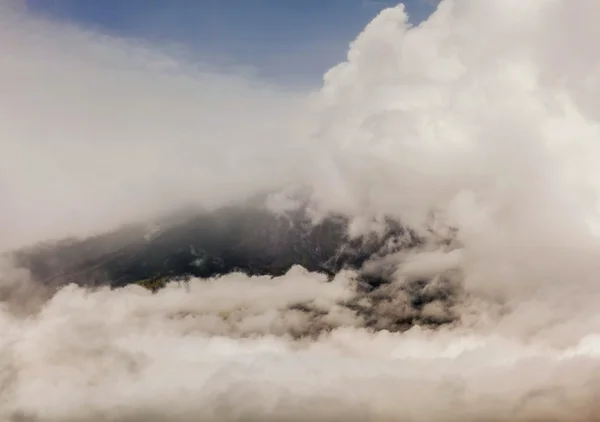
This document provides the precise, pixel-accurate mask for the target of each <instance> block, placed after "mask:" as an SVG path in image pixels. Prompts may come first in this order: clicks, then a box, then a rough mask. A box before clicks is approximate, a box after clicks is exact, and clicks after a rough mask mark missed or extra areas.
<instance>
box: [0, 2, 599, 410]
mask: <svg viewBox="0 0 600 422" xmlns="http://www.w3.org/2000/svg"><path fill="white" fill-rule="evenodd" d="M14 13H16V12H14V11H13V12H12V14H8V15H4V14H3V16H2V20H1V22H2V27H3V28H4V29H3V32H4V34H5V36H4V37H2V41H0V48H1V49H2V51H3V52H4V53H5V54H2V55H1V59H0V60H2V66H1V67H0V81H1V83H2V87H3V90H4V91H6V92H8V95H6V96H3V97H2V98H1V99H0V107H2V113H3V115H6V116H8V117H7V118H6V119H5V122H6V123H3V124H2V125H0V130H1V131H2V137H3V139H5V140H8V141H5V142H3V143H1V144H0V152H2V155H1V156H2V159H3V160H5V157H9V159H8V160H6V162H7V165H6V166H2V167H1V168H0V172H1V173H0V174H1V175H2V178H1V179H0V180H2V185H1V188H2V189H3V190H4V192H3V193H2V194H3V196H4V197H6V198H7V202H6V203H7V204H9V205H8V206H9V209H8V210H7V211H6V213H5V214H3V215H4V216H8V217H5V220H4V221H3V222H2V225H1V226H0V227H2V228H3V230H9V229H10V231H8V233H9V235H7V236H5V237H6V238H8V239H10V240H11V241H13V240H15V239H16V240H17V241H18V240H20V239H21V237H22V239H27V240H30V239H34V238H39V237H40V236H41V235H60V234H66V233H67V232H71V231H76V230H80V231H81V230H82V229H83V228H87V229H90V228H93V229H98V228H99V227H100V226H101V225H104V226H108V225H110V224H115V223H118V222H122V221H124V219H126V218H134V217H140V216H141V213H140V210H152V211H160V210H161V207H163V206H166V205H169V204H171V205H173V204H178V203H182V202H186V201H189V200H193V199H194V198H200V199H201V202H203V203H204V204H208V205H213V206H217V205H219V204H222V203H225V202H228V201H231V200H236V199H240V198H242V197H244V196H246V195H249V194H252V193H255V192H257V191H259V190H262V189H268V188H272V187H273V188H275V187H277V186H280V185H289V184H300V185H305V186H308V187H309V188H311V189H310V192H311V210H313V211H314V212H315V213H316V214H318V213H319V212H323V213H325V212H335V213H339V214H342V215H345V216H347V217H348V218H350V219H351V220H352V224H351V228H352V230H353V232H354V234H356V233H361V232H368V231H370V230H372V229H373V227H375V228H377V224H376V225H375V226H373V225H372V224H371V223H372V222H373V221H375V222H380V221H381V219H382V218H383V217H392V218H395V219H397V220H399V221H402V222H403V223H404V224H406V225H408V226H410V227H411V228H413V229H414V230H415V231H416V232H418V233H419V234H420V235H422V236H423V238H424V242H423V244H421V245H419V247H418V248H413V249H406V248H404V249H392V250H390V253H389V254H388V255H386V256H377V257H373V259H372V260H370V261H369V262H368V263H367V265H366V266H365V270H368V271H380V270H382V269H384V270H385V271H387V272H388V273H389V274H390V283H389V284H387V285H385V286H382V287H381V288H380V289H376V290H375V291H372V292H364V291H362V290H361V289H360V287H359V286H358V282H357V277H356V273H354V272H350V271H344V272H341V273H339V274H337V276H336V277H335V278H334V279H333V281H331V282H328V281H327V280H326V278H325V277H324V276H323V275H320V274H314V273H309V272H306V271H304V270H302V269H301V268H298V267H296V268H294V269H293V270H292V271H290V272H288V273H287V274H285V275H283V276H281V277H276V278H264V277H263V278H256V277H254V278H252V277H248V276H245V275H242V274H238V273H233V274H229V275H226V276H224V277H222V278H219V279H211V280H199V279H192V280H190V281H189V282H188V283H184V284H177V283H173V284H171V285H169V286H167V287H166V288H165V289H163V290H161V291H159V292H158V293H156V294H151V293H150V292H147V291H145V290H144V289H142V288H141V287H139V286H129V287H126V288H123V289H119V290H110V289H107V288H106V289H86V288H82V287H75V286H67V287H65V288H63V289H61V290H60V291H59V292H58V293H56V294H51V293H49V292H47V291H42V292H39V294H38V293H37V290H36V286H35V285H32V284H28V283H26V282H25V281H26V277H27V274H23V273H15V272H9V271H8V269H3V270H2V275H3V278H4V279H6V280H7V281H5V282H4V283H3V286H4V287H5V290H6V291H7V292H8V293H10V294H8V293H7V294H6V295H5V296H6V298H7V299H6V300H5V302H4V303H5V304H6V306H5V307H4V309H2V310H1V311H0V321H1V322H2V325H3V327H4V330H3V332H4V334H3V336H2V339H1V340H0V341H1V342H2V347H1V350H2V356H1V357H0V365H1V366H0V368H1V369H0V377H1V380H0V381H1V382H0V386H2V387H3V389H2V390H1V392H0V394H1V395H0V400H2V406H0V412H3V413H0V415H1V416H2V417H4V418H5V419H7V420H11V418H12V420H34V421H35V420H39V421H59V420H60V421H64V420H79V421H82V420H84V421H85V420H89V421H106V420H110V421H137V420H176V421H177V420H179V421H189V420H219V421H228V420H231V421H233V420H238V421H239V420H273V421H282V420H284V421H287V420H289V421H297V420H307V419H311V420H316V421H320V420H323V421H334V420H336V421H337V420H351V421H352V420H357V421H358V420H361V421H362V420H374V421H380V420H381V421H388V420H390V421H391V420H414V421H440V420H452V421H459V420H460V421H481V420H494V421H501V420H511V421H533V420H537V421H539V420H553V421H593V420H597V419H598V417H597V416H596V415H597V414H598V405H597V402H598V400H597V391H598V380H599V378H598V373H599V372H598V371H599V370H600V361H599V358H598V355H599V353H600V345H599V343H598V338H599V337H598V335H599V334H600V333H599V331H598V322H599V317H598V315H597V303H598V300H599V299H600V290H599V287H600V284H599V283H598V274H599V270H600V263H599V261H598V259H597V257H598V256H599V252H600V244H599V240H598V237H597V228H598V221H599V217H598V209H597V203H598V199H599V198H600V173H599V171H598V166H597V165H596V162H595V161H596V157H598V156H600V155H599V154H598V153H599V152H600V151H599V147H598V144H597V139H599V135H600V132H599V130H600V126H599V125H598V118H599V114H598V110H600V108H598V98H600V96H599V94H600V92H598V90H599V89H600V88H599V86H600V85H598V83H597V82H598V75H599V73H598V69H599V68H600V50H598V49H597V46H596V45H595V40H597V39H599V37H598V36H599V35H600V33H599V32H598V31H600V29H599V27H598V25H597V24H596V22H597V20H598V17H600V4H598V3H597V2H596V1H594V0H581V1H578V2H572V1H567V0H530V1H527V2H524V1H520V0H508V1H507V0H488V1H480V0H443V1H442V2H441V3H440V5H439V6H438V8H437V11H436V12H435V13H434V14H433V15H432V16H431V17H430V18H429V19H428V20H427V21H425V22H423V23H422V24H420V25H419V26H417V27H413V26H410V25H409V24H408V19H407V16H406V14H405V11H404V8H403V7H402V6H398V7H395V8H390V9H387V10H385V11H383V12H382V13H381V14H380V15H379V16H378V17H377V18H375V19H374V20H373V21H372V22H371V23H370V24H369V25H368V26H367V27H366V28H365V30H364V31H363V32H362V33H361V34H360V35H359V36H358V37H357V39H356V40H355V41H354V42H353V43H352V45H351V46H350V49H349V52H348V59H347V61H345V62H344V63H341V64H340V65H338V66H337V67H335V68H333V69H331V70H330V71H329V72H328V73H327V74H326V75H325V78H324V85H323V87H322V89H321V90H320V91H319V92H318V93H316V94H315V95H313V96H311V97H310V106H311V107H312V108H311V109H310V110H304V109H303V108H302V107H297V108H296V104H297V103H295V101H296V99H295V98H293V97H290V96H288V95H287V94H286V95H284V94H283V93H280V92H279V93H276V92H273V91H272V90H269V89H267V88H265V87H260V86H256V84H255V83H251V82H249V81H247V80H245V79H243V78H240V77H234V76H231V75H229V76H227V75H222V74H218V73H207V72H204V71H200V70H198V69H197V68H192V67H190V65H189V64H182V63H180V62H179V61H177V60H175V59H172V58H170V59H167V58H166V57H167V56H166V55H161V54H159V53H157V52H155V51H153V50H152V49H143V48H142V47H141V46H140V45H139V44H135V43H133V44H132V43H131V42H129V41H124V40H115V39H109V38H105V37H99V36H97V35H95V34H91V33H87V32H85V31H82V30H81V29H76V28H64V27H59V26H56V25H54V24H51V23H47V22H40V21H38V20H35V19H33V18H31V17H30V16H28V15H19V14H18V15H15V14H14ZM5 16H8V17H9V18H5ZM168 57H170V56H168ZM9 58H10V59H9ZM301 110H304V111H301ZM296 119H299V120H296ZM273 123H275V124H273ZM300 123H302V124H300ZM263 131H266V133H265V132H263ZM136 154H137V158H138V159H137V160H136V159H134V158H135V157H136ZM48 157H52V159H49V158H48ZM132 157H133V158H132ZM94 158H96V161H94ZM95 163H96V164H95ZM143 163H146V164H147V165H146V166H144V165H143ZM309 163H310V165H309ZM109 164H110V165H109ZM274 182H275V183H274ZM49 186H51V187H52V188H50V187H49ZM284 202H285V201H284ZM165 204H166V205H165ZM73 209H74V210H76V211H78V212H80V213H82V215H84V216H85V218H83V217H82V220H80V221H78V220H77V219H76V218H75V217H74V216H76V215H77V214H68V213H67V211H69V210H73ZM100 223H102V224H100ZM30 224H31V225H30ZM27 230H30V232H29V233H28V232H27ZM447 237H451V238H452V241H451V242H440V241H439V239H440V238H442V239H445V238H447ZM17 280H20V281H19V282H18V283H17V282H16V281H17ZM415 285H416V286H420V287H419V288H420V289H421V290H419V292H418V293H419V295H420V296H419V295H416V294H414V292H411V291H410V288H411V286H415ZM448 286H453V288H454V287H455V288H456V290H452V292H451V293H454V292H459V296H460V297H457V296H456V295H453V294H448V291H447V290H445V289H447V288H448ZM19 287H20V288H19ZM28 289H30V290H28ZM427 295H428V296H427ZM422 296H427V297H430V298H432V299H433V300H431V301H429V302H428V303H427V304H425V305H424V304H423V303H421V304H418V303H417V302H416V301H415V299H416V298H419V297H422ZM35 297H40V300H38V301H31V302H28V301H27V300H26V299H31V298H35ZM447 297H451V298H452V301H451V305H452V306H451V307H449V301H448V300H446V299H447ZM25 305H27V306H25ZM422 305H423V306H422ZM23 309H27V310H28V312H29V313H28V316H27V317H24V316H23V313H24V312H23ZM415 310H418V311H419V312H420V314H419V315H417V316H418V317H419V318H420V319H417V318H414V319H413V322H417V323H420V322H422V321H423V319H424V318H426V317H431V318H433V319H436V318H438V319H444V318H446V317H448V316H449V315H450V316H451V318H450V317H448V318H447V322H448V323H447V324H442V325H441V326H426V325H425V324H420V325H413V326H412V327H410V324H408V326H407V327H404V329H396V328H398V327H397V324H396V325H394V324H395V323H396V322H397V321H398V320H401V319H402V318H404V317H407V318H410V317H411V316H412V317H414V316H415V314H414V312H415ZM370 315H371V316H372V315H375V316H376V320H375V322H380V324H377V323H373V321H371V322H369V321H368V317H369V316H370ZM392 328H393V329H392ZM407 328H409V329H407Z"/></svg>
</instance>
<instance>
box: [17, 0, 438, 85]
mask: <svg viewBox="0 0 600 422" xmlns="http://www.w3.org/2000/svg"><path fill="white" fill-rule="evenodd" d="M397 3H398V1H392V0H27V4H28V7H29V8H30V10H32V11H33V12H35V13H40V14H43V15H46V16H49V17H51V18H53V19H57V20H64V21H69V22H71V23H76V24H78V25H81V26H84V27H88V28H95V29H97V30H100V31H102V32H106V33H111V34H115V35H119V36H126V37H133V38H139V39H144V40H147V41H150V42H152V43H159V44H164V45H172V46H177V47H178V48H180V49H182V50H183V51H185V52H186V53H187V54H190V55H192V57H194V58H195V59H196V60H199V61H205V62H209V63H212V64H218V65H221V66H238V67H243V68H245V69H246V70H247V71H250V72H252V73H254V74H255V75H256V76H258V77H260V78H263V79H266V80H269V81H270V82H273V83H280V84H286V85H318V84H319V83H320V81H321V77H322V75H323V73H324V72H325V71H326V70H327V69H329V68H330V67H331V66H332V65H335V64H336V63H338V62H340V61H341V60H343V59H344V57H345V54H346V51H347V47H348V43H349V42H350V41H351V40H352V39H354V37H355V36H356V35H357V34H358V33H359V32H360V31H361V29H362V28H364V26H365V25H366V24H367V23H368V22H369V21H370V20H371V19H372V18H373V17H374V16H375V15H376V14H377V13H378V12H379V11H380V10H381V9H383V8H385V7H389V6H393V5H395V4H397ZM404 3H405V4H406V6H407V8H408V10H409V13H410V14H411V20H412V21H413V22H414V23H418V22H419V21H421V20H422V19H423V18H425V17H426V16H428V14H429V13H430V12H431V11H432V6H431V1H427V0H406V1H405V2H404Z"/></svg>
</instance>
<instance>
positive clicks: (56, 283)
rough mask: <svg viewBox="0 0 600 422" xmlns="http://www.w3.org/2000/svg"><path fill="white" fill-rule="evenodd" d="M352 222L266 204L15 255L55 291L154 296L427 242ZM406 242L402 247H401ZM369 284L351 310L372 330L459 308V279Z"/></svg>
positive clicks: (327, 267) (396, 228) (366, 279)
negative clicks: (356, 229) (361, 232)
mask: <svg viewBox="0 0 600 422" xmlns="http://www.w3.org/2000/svg"><path fill="white" fill-rule="evenodd" d="M347 224H348V222H347V220H345V219H344V218H342V217H335V216H334V217H329V218H326V219H325V220H323V221H322V222H320V223H318V224H313V223H311V221H310V219H309V218H308V216H307V215H306V212H305V211H304V210H298V211H295V212H293V213H288V214H286V215H280V214H275V213H272V212H270V211H268V210H266V209H265V208H264V207H254V206H245V207H235V206H231V207H227V208H223V209H219V210H218V211H214V212H202V213H198V212H196V213H188V214H182V215H179V216H178V217H172V218H170V220H169V221H167V220H164V221H162V222H160V223H159V226H158V229H157V230H155V231H154V232H151V231H149V228H148V226H147V225H138V226H129V227H124V228H121V229H120V230H116V231H114V232H111V233H107V234H103V235H99V236H95V237H91V238H86V239H71V240H63V241H61V242H54V243H47V244H42V245H37V246H35V247H32V248H29V249H25V250H21V251H18V252H16V253H15V255H14V257H15V260H16V262H17V264H18V265H19V266H21V267H23V268H27V269H28V270H29V272H30V273H31V276H32V277H33V279H34V280H36V281H38V282H40V283H43V284H44V285H46V286H50V287H54V288H58V287H60V286H63V285H66V284H69V283H75V284H79V285H86V286H98V285H110V286H112V287H121V286H125V285H127V284H131V283H138V284H141V285H143V286H144V287H147V288H149V289H150V290H153V291H154V290H157V289H159V288H161V287H163V286H164V284H165V283H166V282H167V281H168V280H173V279H185V278H187V277H190V276H193V277H201V278H207V277H215V276H219V275H223V274H227V273H230V272H233V271H240V272H244V273H247V274H249V275H271V276H278V275H282V274H285V273H286V272H287V271H288V270H289V269H290V268H291V267H292V266H294V265H301V266H303V267H305V268H306V269H308V270H309V271H318V272H322V273H326V274H328V275H330V276H333V275H334V274H336V273H337V272H339V271H340V270H342V269H346V268H350V269H356V270H360V269H361V267H362V266H363V264H364V263H365V262H366V261H368V260H369V259H372V258H374V257H377V256H378V255H379V254H381V253H389V252H390V251H393V250H394V248H395V247H396V248H398V247H416V246H418V245H419V243H420V241H419V239H417V238H416V237H415V236H414V235H413V234H412V233H411V232H410V231H407V230H406V229H404V228H402V226H401V225H400V224H398V223H396V222H393V221H389V222H388V225H387V231H386V233H384V234H383V235H382V236H380V237H375V236H374V237H370V238H368V239H365V238H362V239H349V238H348V236H347ZM398 239H402V246H394V245H397V243H394V242H395V241H397V240H398ZM362 282H363V283H362V286H361V289H362V293H361V295H360V296H359V298H358V299H357V300H356V301H354V302H353V303H348V304H346V306H348V307H349V308H351V309H353V310H354V311H356V312H358V313H359V314H362V315H364V318H365V324H366V325H367V326H372V327H376V328H379V329H383V328H385V329H389V330H393V331H396V330H402V329H405V328H407V327H409V326H411V325H414V324H425V325H432V324H433V325H438V324H442V323H447V322H450V321H452V319H453V316H452V315H451V311H450V308H451V306H452V304H453V303H454V297H455V295H456V286H455V285H454V284H453V283H451V282H442V283H439V282H438V283H436V284H435V285H432V283H430V282H429V281H427V280H413V281H411V282H410V283H408V284H407V285H405V286H400V287H398V286H394V285H391V284H388V277H387V276H386V275H385V274H384V273H378V274H373V273H370V274H367V273H362ZM398 289H401V290H402V292H398ZM399 293H402V294H399ZM407 296H408V297H409V299H408V300H407V299H406V297H407ZM361 299H367V301H366V302H365V301H364V300H361ZM433 302H439V303H441V304H442V307H443V308H444V309H445V311H442V312H440V313H439V315H434V316H432V315H431V314H430V313H428V312H423V309H424V308H425V306H426V305H427V304H428V303H433ZM365 303H366V304H365ZM306 312H312V311H311V310H310V309H308V308H307V309H306Z"/></svg>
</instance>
